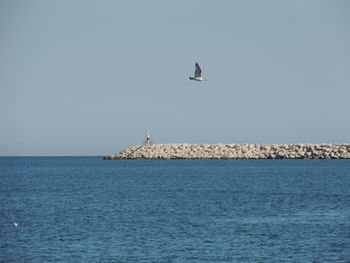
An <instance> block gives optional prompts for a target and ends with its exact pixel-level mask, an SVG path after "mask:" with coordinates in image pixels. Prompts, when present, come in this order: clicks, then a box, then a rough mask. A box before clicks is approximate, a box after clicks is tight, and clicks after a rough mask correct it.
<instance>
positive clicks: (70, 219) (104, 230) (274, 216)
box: [0, 157, 350, 263]
mask: <svg viewBox="0 0 350 263" xmlns="http://www.w3.org/2000/svg"><path fill="white" fill-rule="evenodd" d="M14 222H15V223H16V224H18V226H15V225H14ZM0 262H6V263H9V262H16V263H18V262H118V263H119V262H120V263H124V262H125V263H129V262H130V263H131V262H159V263H162V262H164V263H165V262H169V263H170V262H174V263H175V262H181V263H182V262H185V263H187V262H198V263H200V262H201V263H202V262H279V263H280V262H350V160H103V159H102V157H1V158H0Z"/></svg>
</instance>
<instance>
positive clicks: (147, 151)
mask: <svg viewBox="0 0 350 263" xmlns="http://www.w3.org/2000/svg"><path fill="white" fill-rule="evenodd" d="M348 158H350V144H282V145H277V144H155V145H151V146H145V145H136V146H133V147H130V148H128V149H126V150H123V151H121V152H120V153H118V154H115V155H112V156H108V157H105V159H348Z"/></svg>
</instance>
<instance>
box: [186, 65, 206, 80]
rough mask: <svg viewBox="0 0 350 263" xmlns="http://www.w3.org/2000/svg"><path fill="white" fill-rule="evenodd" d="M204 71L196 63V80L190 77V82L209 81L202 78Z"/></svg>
mask: <svg viewBox="0 0 350 263" xmlns="http://www.w3.org/2000/svg"><path fill="white" fill-rule="evenodd" d="M201 73H202V70H201V68H200V67H199V65H198V63H196V71H195V72H194V78H193V77H190V80H196V81H202V80H207V79H206V78H204V77H202V76H201Z"/></svg>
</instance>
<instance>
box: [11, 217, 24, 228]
mask: <svg viewBox="0 0 350 263" xmlns="http://www.w3.org/2000/svg"><path fill="white" fill-rule="evenodd" d="M12 219H13V225H14V226H15V227H18V226H23V225H24V224H25V223H17V222H16V219H15V217H14V216H12Z"/></svg>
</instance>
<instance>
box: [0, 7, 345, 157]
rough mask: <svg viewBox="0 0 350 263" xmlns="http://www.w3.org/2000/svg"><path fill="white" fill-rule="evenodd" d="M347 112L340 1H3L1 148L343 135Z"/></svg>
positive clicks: (62, 150) (52, 151)
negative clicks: (198, 75) (198, 73)
mask: <svg viewBox="0 0 350 263" xmlns="http://www.w3.org/2000/svg"><path fill="white" fill-rule="evenodd" d="M195 62H198V63H199V64H200V65H201V67H202V72H203V75H204V76H205V77H207V79H208V81H207V82H194V81H190V80H189V79H188V77H189V76H191V75H192V74H193V73H194V64H195ZM349 115H350V1H347V0H343V1H341V0H329V1H322V0H314V1H307V0H300V1H298V0H293V1H292V0H291V1H279V0H275V1H271V0H267V1H258V0H256V1H249V0H248V1H247V0H242V1H199V0H198V1H187V0H177V1H163V0H159V1H153V0H150V1H141V0H140V1H132V0H131V1H105V0H102V1H97V0H96V1H85V0H73V1H70V0H69V1H68V0H63V1H47V0H41V1H39V0H31V1H25V0H22V1H18V0H1V1H0V125H1V128H0V155H109V154H113V153H116V152H118V151H120V150H122V149H124V148H126V147H128V146H131V145H135V144H140V143H142V142H143V140H144V136H145V133H146V131H147V129H150V131H151V135H152V138H153V140H154V142H155V143H277V144H283V143H333V142H334V143H343V142H345V143H346V142H348V143H349V142H350V139H349V138H350V121H349Z"/></svg>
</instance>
